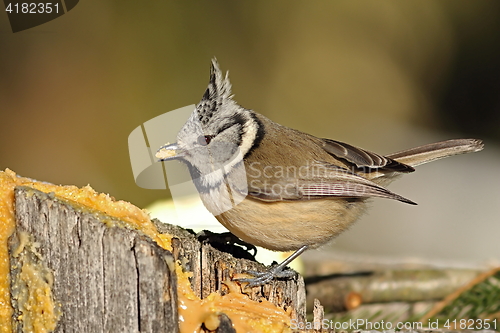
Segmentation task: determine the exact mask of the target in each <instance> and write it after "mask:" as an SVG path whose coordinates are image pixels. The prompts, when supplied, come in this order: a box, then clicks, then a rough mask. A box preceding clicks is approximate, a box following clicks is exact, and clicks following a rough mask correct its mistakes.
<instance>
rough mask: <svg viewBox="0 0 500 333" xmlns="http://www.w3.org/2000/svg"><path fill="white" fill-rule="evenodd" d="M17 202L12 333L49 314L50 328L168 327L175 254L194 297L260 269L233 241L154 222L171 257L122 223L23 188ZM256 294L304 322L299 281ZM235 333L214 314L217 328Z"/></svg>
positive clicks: (172, 324)
mask: <svg viewBox="0 0 500 333" xmlns="http://www.w3.org/2000/svg"><path fill="white" fill-rule="evenodd" d="M15 198H16V203H15V209H16V212H15V215H16V232H15V233H14V234H13V235H12V237H11V238H10V240H9V251H10V254H11V256H10V262H11V294H12V304H13V307H14V311H15V315H14V319H13V327H14V331H15V332H28V331H31V330H33V327H34V325H37V323H36V322H34V321H35V319H36V318H39V317H40V316H42V317H43V316H45V317H44V318H48V319H50V318H53V319H54V323H56V324H55V325H56V326H55V332H155V333H157V332H168V333H172V332H174V333H175V332H178V331H179V326H178V312H177V306H178V303H177V278H176V273H175V264H174V261H175V260H179V261H180V262H181V263H183V268H184V269H185V270H189V271H191V272H193V276H192V278H191V279H190V282H191V285H192V287H193V290H194V291H195V293H196V294H197V295H198V296H199V297H201V298H204V297H206V296H208V295H209V294H210V293H212V292H214V291H217V292H220V293H222V294H224V293H226V292H227V290H226V289H225V285H224V284H223V283H222V281H224V280H225V279H227V278H229V277H230V276H231V274H232V273H238V272H242V271H244V270H247V269H252V270H257V271H262V270H263V269H265V267H264V266H263V265H261V264H259V263H256V262H254V261H251V260H247V259H238V258H235V257H234V256H233V255H232V254H231V252H232V251H231V246H228V250H227V251H226V250H224V251H219V250H217V249H215V248H213V247H212V246H211V245H210V244H208V243H205V242H199V241H198V240H197V238H196V237H195V235H193V234H192V233H190V232H188V231H186V230H184V229H181V228H179V227H176V226H171V225H166V224H163V223H159V222H156V225H157V227H158V230H159V231H160V232H162V233H169V234H171V235H173V236H174V238H173V240H172V246H173V253H170V252H169V251H166V250H164V249H162V248H160V247H159V246H158V245H157V244H156V243H154V242H153V241H151V240H150V239H149V238H148V237H146V236H144V235H142V234H141V233H140V232H138V231H137V230H133V229H132V228H130V227H129V226H128V225H127V224H126V223H124V222H122V221H120V220H118V219H116V218H113V217H110V216H107V215H104V214H103V213H100V212H96V211H94V210H91V209H88V208H86V207H83V206H80V205H78V204H76V203H70V202H68V201H65V200H63V199H59V198H57V197H55V196H54V195H51V194H46V193H43V192H40V191H37V190H34V189H32V188H29V187H23V186H20V187H17V188H16V189H15ZM233 250H235V248H234V247H233ZM236 250H237V249H236ZM240 250H241V248H240ZM236 252H237V251H236ZM261 297H264V298H266V299H267V300H269V301H271V302H273V303H274V304H276V305H277V306H280V307H282V308H285V309H288V308H291V313H292V318H294V319H295V320H297V321H304V320H305V288H304V281H303V279H302V278H301V277H297V278H295V279H290V280H286V281H273V282H272V283H270V284H268V285H265V286H262V287H254V288H252V291H251V294H250V298H252V299H254V300H259V299H260V298H261ZM34 315H36V316H34ZM37 316H38V317H37ZM48 319H47V320H48ZM233 331H234V330H233V329H232V327H231V323H230V320H229V319H228V318H227V317H226V316H224V315H221V325H220V327H219V329H218V330H217V332H219V333H223V332H233Z"/></svg>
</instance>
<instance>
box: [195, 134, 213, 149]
mask: <svg viewBox="0 0 500 333" xmlns="http://www.w3.org/2000/svg"><path fill="white" fill-rule="evenodd" d="M212 138H213V136H212V135H200V136H199V137H198V144H199V145H200V146H206V145H208V144H209V143H210V141H212Z"/></svg>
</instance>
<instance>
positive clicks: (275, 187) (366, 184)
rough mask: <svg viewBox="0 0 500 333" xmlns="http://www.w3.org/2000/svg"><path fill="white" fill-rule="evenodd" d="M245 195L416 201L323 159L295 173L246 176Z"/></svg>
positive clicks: (278, 198) (268, 198) (276, 198)
mask: <svg viewBox="0 0 500 333" xmlns="http://www.w3.org/2000/svg"><path fill="white" fill-rule="evenodd" d="M296 171H297V170H296ZM248 195H250V196H251V197H253V198H255V199H259V200H262V201H268V202H273V201H289V200H311V199H319V198H335V197H342V198H369V197H381V198H388V199H394V200H399V201H402V202H406V203H409V204H415V203H414V202H413V201H411V200H409V199H406V198H404V197H402V196H400V195H398V194H396V193H393V192H391V191H389V190H387V189H386V188H384V187H382V186H380V185H378V184H376V183H374V182H372V181H371V180H368V179H366V178H364V177H361V176H359V175H357V174H355V173H353V172H351V171H350V170H348V169H346V168H343V167H339V166H336V165H333V164H329V163H326V162H315V163H313V164H312V165H310V166H303V167H301V169H300V170H298V171H297V172H296V174H292V175H288V176H287V175H284V174H283V172H282V173H280V174H279V175H278V174H277V173H276V175H273V174H272V173H268V174H267V177H261V178H258V179H257V178H256V179H248Z"/></svg>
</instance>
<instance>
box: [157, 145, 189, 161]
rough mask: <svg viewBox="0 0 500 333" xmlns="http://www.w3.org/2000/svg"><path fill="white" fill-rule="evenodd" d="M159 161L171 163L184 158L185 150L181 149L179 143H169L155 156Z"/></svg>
mask: <svg viewBox="0 0 500 333" xmlns="http://www.w3.org/2000/svg"><path fill="white" fill-rule="evenodd" d="M155 157H156V158H158V159H159V161H160V162H161V161H170V160H175V159H180V158H182V157H184V150H182V149H180V148H179V146H178V145H177V143H167V144H165V145H164V146H162V147H160V149H158V151H157V152H156V154H155Z"/></svg>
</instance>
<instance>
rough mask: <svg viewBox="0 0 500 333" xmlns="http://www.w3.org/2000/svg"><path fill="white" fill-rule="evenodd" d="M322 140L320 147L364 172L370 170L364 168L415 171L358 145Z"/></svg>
mask: <svg viewBox="0 0 500 333" xmlns="http://www.w3.org/2000/svg"><path fill="white" fill-rule="evenodd" d="M322 141H323V145H322V148H323V149H324V150H325V151H326V152H327V153H328V154H330V155H331V156H333V157H335V158H340V159H343V160H345V161H347V162H350V163H352V164H354V165H355V166H356V167H357V168H359V169H364V171H365V172H370V170H366V169H373V171H376V170H381V169H382V170H385V171H397V172H413V171H415V169H413V168H412V167H411V166H409V165H406V164H403V163H400V162H398V161H395V160H393V159H391V158H388V157H385V156H382V155H379V154H376V153H372V152H370V151H367V150H364V149H361V148H358V147H354V146H351V145H350V144H347V143H344V142H340V141H335V140H330V139H322Z"/></svg>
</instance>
